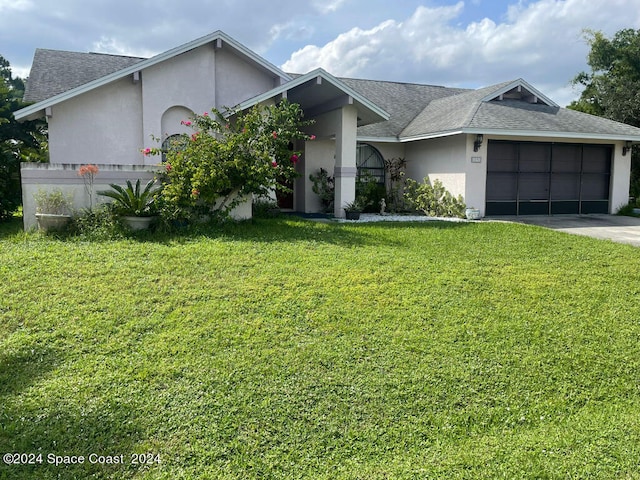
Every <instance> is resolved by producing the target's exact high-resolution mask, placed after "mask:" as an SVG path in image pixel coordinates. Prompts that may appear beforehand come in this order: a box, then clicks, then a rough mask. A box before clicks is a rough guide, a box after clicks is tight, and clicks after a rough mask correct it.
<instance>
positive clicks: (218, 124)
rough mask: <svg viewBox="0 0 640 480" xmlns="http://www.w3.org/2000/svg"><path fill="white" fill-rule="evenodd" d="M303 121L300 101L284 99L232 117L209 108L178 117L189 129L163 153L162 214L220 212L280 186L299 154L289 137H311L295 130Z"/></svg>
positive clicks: (293, 172)
mask: <svg viewBox="0 0 640 480" xmlns="http://www.w3.org/2000/svg"><path fill="white" fill-rule="evenodd" d="M308 123H309V122H307V121H304V120H303V113H302V110H301V109H300V106H299V105H297V104H294V103H289V102H287V101H286V100H285V101H282V102H281V103H280V104H279V105H277V106H267V107H260V106H256V107H254V108H253V109H251V110H249V111H247V112H237V113H236V114H235V115H234V116H233V117H232V118H228V117H226V116H224V115H222V114H221V113H220V112H218V111H216V110H214V111H213V112H212V113H211V114H210V115H209V114H206V113H205V114H204V115H195V116H194V117H193V119H191V120H184V121H183V124H185V125H187V126H190V127H192V128H193V129H194V133H193V134H192V135H184V136H182V137H181V138H180V139H179V140H176V141H175V142H173V144H172V146H171V147H170V148H169V151H168V152H165V153H166V161H165V162H164V166H165V171H166V175H165V179H164V181H163V189H162V192H161V199H160V200H161V201H160V205H161V206H162V208H163V209H164V214H165V216H166V217H169V218H189V217H193V216H197V215H202V214H219V215H221V216H223V217H224V216H227V215H228V214H229V213H230V211H231V210H232V209H233V208H234V207H236V206H237V205H238V204H239V203H241V202H242V201H244V200H245V199H246V198H248V197H250V196H251V195H258V196H261V195H268V194H269V192H270V191H271V190H272V189H286V188H287V187H285V186H284V185H286V184H287V183H288V182H289V181H291V180H292V179H293V178H294V177H296V176H297V175H298V174H297V172H296V163H297V162H298V160H299V158H300V155H301V153H300V152H296V151H294V149H293V146H294V142H295V141H296V140H306V139H312V137H309V136H307V135H306V134H304V133H303V132H302V130H301V128H302V127H303V126H304V125H306V124H308ZM145 153H146V154H151V153H155V154H157V153H159V151H158V150H157V149H156V150H153V149H147V150H145Z"/></svg>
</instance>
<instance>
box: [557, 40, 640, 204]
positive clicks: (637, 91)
mask: <svg viewBox="0 0 640 480" xmlns="http://www.w3.org/2000/svg"><path fill="white" fill-rule="evenodd" d="M585 37H586V40H587V43H588V44H589V46H590V48H591V50H590V52H589V55H588V57H587V63H588V64H589V66H590V67H591V72H581V73H579V74H578V75H577V76H576V77H575V78H574V79H573V84H574V85H582V86H583V87H584V90H583V92H582V94H581V96H580V98H579V99H578V100H577V101H574V102H572V103H571V105H569V108H571V109H573V110H579V111H582V112H585V113H590V114H592V115H598V116H602V117H606V118H610V119H612V120H616V121H618V122H623V123H627V124H629V125H633V126H635V127H640V30H634V29H624V30H620V31H618V32H617V33H616V34H615V35H614V36H613V38H611V39H609V38H607V37H606V36H605V35H604V34H603V33H602V32H597V31H591V30H587V31H585ZM629 193H630V195H632V196H634V197H636V198H638V197H640V152H638V151H637V149H636V148H634V149H633V153H632V159H631V188H630V192H629Z"/></svg>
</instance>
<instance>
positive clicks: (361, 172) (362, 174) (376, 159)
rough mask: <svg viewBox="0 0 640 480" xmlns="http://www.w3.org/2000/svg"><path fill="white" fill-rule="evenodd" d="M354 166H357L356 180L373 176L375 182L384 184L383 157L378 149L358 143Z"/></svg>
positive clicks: (365, 179) (363, 179)
mask: <svg viewBox="0 0 640 480" xmlns="http://www.w3.org/2000/svg"><path fill="white" fill-rule="evenodd" d="M356 167H358V181H367V180H368V179H370V178H373V179H375V181H376V183H378V184H380V185H383V186H384V184H385V183H384V181H385V168H384V158H382V155H381V154H380V152H379V151H378V149H376V148H375V147H373V146H371V145H369V144H367V143H359V144H358V146H357V150H356Z"/></svg>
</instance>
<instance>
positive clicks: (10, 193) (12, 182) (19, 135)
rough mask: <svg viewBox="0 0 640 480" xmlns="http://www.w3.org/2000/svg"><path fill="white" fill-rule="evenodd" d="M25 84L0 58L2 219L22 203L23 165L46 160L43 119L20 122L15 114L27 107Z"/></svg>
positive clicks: (0, 193)
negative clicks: (25, 102)
mask: <svg viewBox="0 0 640 480" xmlns="http://www.w3.org/2000/svg"><path fill="white" fill-rule="evenodd" d="M23 94H24V82H23V80H22V79H20V78H13V76H12V75H11V67H10V64H9V62H8V61H7V60H6V59H5V58H3V57H2V56H0V220H1V219H4V218H7V217H9V216H11V214H12V213H13V212H14V211H15V210H16V209H17V208H18V206H19V205H20V204H21V203H22V194H21V189H20V162H40V161H46V158H47V153H46V144H47V143H46V129H45V124H44V122H42V121H40V120H36V121H27V122H23V123H19V122H17V121H16V120H15V118H14V117H13V112H15V111H16V110H19V109H21V108H23V107H24V106H26V105H25V104H24V103H23V101H22V96H23Z"/></svg>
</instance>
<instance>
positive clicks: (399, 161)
mask: <svg viewBox="0 0 640 480" xmlns="http://www.w3.org/2000/svg"><path fill="white" fill-rule="evenodd" d="M384 166H385V171H386V174H387V179H388V181H389V190H388V191H387V196H386V203H387V211H389V212H391V213H398V212H404V211H406V210H407V208H408V207H407V205H406V201H405V198H404V189H405V187H406V176H405V175H406V168H407V161H406V160H405V159H404V158H390V159H385V161H384Z"/></svg>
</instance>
